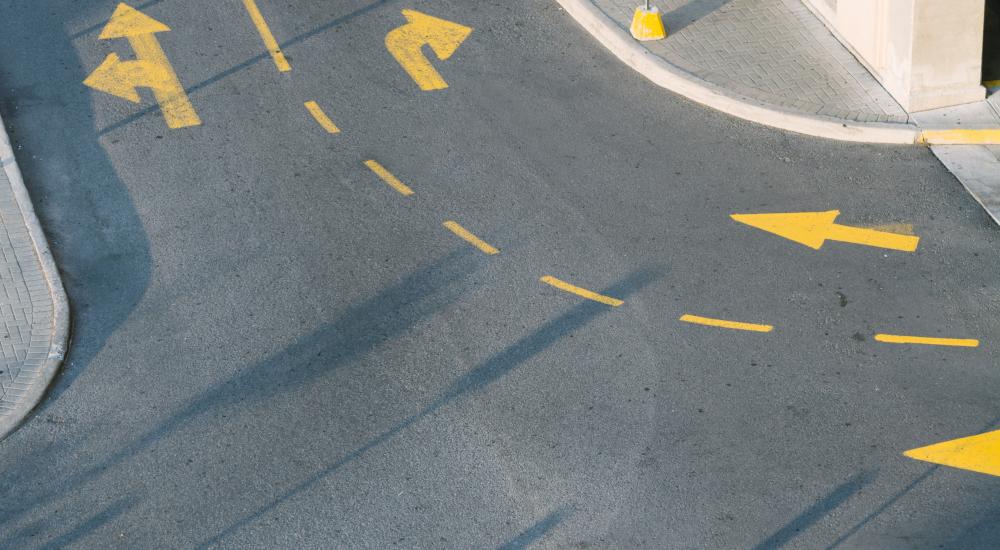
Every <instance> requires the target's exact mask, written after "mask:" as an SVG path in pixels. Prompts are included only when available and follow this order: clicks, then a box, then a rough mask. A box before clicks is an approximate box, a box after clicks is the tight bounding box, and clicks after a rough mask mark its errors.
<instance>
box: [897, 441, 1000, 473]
mask: <svg viewBox="0 0 1000 550" xmlns="http://www.w3.org/2000/svg"><path fill="white" fill-rule="evenodd" d="M903 455H904V456H907V457H909V458H912V459H915V460H922V461H924V462H932V463H934V464H941V465H943V466H951V467H952V468H960V469H962V470H970V471H973V472H979V473H981V474H989V475H992V476H1000V430H998V431H994V432H987V433H984V434H979V435H973V436H969V437H962V438H959V439H952V440H951V441H944V442H941V443H935V444H933V445H928V446H926V447H920V448H919V449H912V450H909V451H906V452H905V453H903Z"/></svg>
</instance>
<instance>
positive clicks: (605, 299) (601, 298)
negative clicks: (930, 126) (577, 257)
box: [540, 275, 625, 307]
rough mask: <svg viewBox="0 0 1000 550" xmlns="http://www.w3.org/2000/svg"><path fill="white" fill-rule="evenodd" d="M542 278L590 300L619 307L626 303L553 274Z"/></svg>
mask: <svg viewBox="0 0 1000 550" xmlns="http://www.w3.org/2000/svg"><path fill="white" fill-rule="evenodd" d="M540 280H541V281H542V282H543V283H545V284H548V285H552V286H554V287H556V288H558V289H559V290H565V291H566V292H570V293H573V294H576V295H577V296H582V297H584V298H586V299H588V300H593V301H595V302H600V303H602V304H607V305H609V306H612V307H618V306H620V305H622V304H624V303H625V302H623V301H621V300H619V299H618V298H612V297H611V296H605V295H603V294H598V293H596V292H593V291H590V290H587V289H585V288H580V287H578V286H576V285H571V284H569V283H567V282H566V281H561V280H559V279H556V278H555V277H553V276H551V275H546V276H544V277H542V278H541V279H540Z"/></svg>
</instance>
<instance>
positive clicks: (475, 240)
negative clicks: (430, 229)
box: [442, 220, 500, 255]
mask: <svg viewBox="0 0 1000 550" xmlns="http://www.w3.org/2000/svg"><path fill="white" fill-rule="evenodd" d="M442 225H444V226H445V227H447V228H448V230H449V231H451V232H452V233H454V234H456V235H458V236H459V237H461V238H463V239H465V240H466V241H467V242H468V243H469V244H471V245H472V246H474V247H476V248H478V249H479V250H482V251H483V252H485V253H487V254H491V255H492V254H499V253H500V251H499V250H497V249H496V248H493V247H492V246H490V245H489V243H487V242H486V241H484V240H482V239H480V238H479V237H477V236H475V235H473V234H472V233H470V232H469V231H468V230H467V229H466V228H464V227H462V226H461V225H458V223H457V222H453V221H451V220H449V221H446V222H444V224H442Z"/></svg>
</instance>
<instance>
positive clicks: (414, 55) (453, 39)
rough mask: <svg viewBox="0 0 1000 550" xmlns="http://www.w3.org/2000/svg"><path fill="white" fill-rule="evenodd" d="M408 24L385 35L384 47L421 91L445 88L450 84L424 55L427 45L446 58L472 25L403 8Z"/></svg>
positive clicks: (465, 36)
mask: <svg viewBox="0 0 1000 550" xmlns="http://www.w3.org/2000/svg"><path fill="white" fill-rule="evenodd" d="M403 16H404V17H406V20H407V23H406V24H405V25H403V26H401V27H398V28H396V29H393V30H391V31H389V34H387V35H385V47H386V49H388V50H389V53H391V54H392V56H393V57H395V58H396V61H398V62H399V64H400V65H401V66H402V67H403V70H405V71H406V72H407V74H409V75H410V78H412V79H413V81H414V82H416V83H417V86H419V87H420V89H421V90H424V91H431V90H442V89H444V88H447V87H448V83H447V82H445V80H444V79H443V78H441V75H440V74H438V72H437V70H435V69H434V66H433V65H431V62H430V61H428V60H427V57H425V56H424V54H423V51H422V48H423V47H424V45H428V46H430V47H431V50H433V51H434V54H435V55H437V58H438V59H440V60H441V61H445V60H446V59H448V58H449V57H451V56H452V54H454V53H455V50H457V49H458V47H459V46H460V45H461V44H462V42H464V41H465V39H466V38H468V37H469V34H471V33H472V29H471V28H470V27H466V26H464V25H459V24H458V23H453V22H451V21H446V20H444V19H438V18H437V17H431V16H430V15H426V14H423V13H420V12H419V11H414V10H403Z"/></svg>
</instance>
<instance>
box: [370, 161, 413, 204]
mask: <svg viewBox="0 0 1000 550" xmlns="http://www.w3.org/2000/svg"><path fill="white" fill-rule="evenodd" d="M365 166H367V167H368V169H369V170H371V171H372V172H375V175H376V176H378V177H379V178H381V179H382V181H384V182H386V183H387V184H388V185H389V187H392V188H393V189H395V190H396V191H398V192H399V194H401V195H405V196H410V195H412V194H413V189H410V188H409V186H407V185H406V184H405V183H403V182H401V181H399V178H397V177H396V176H394V175H392V172H389V171H388V170H386V169H385V167H384V166H382V165H381V164H379V163H378V162H376V161H374V160H366V161H365Z"/></svg>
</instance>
